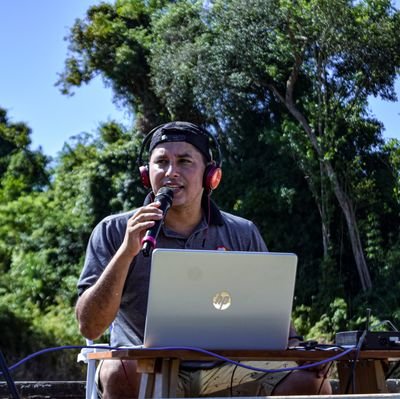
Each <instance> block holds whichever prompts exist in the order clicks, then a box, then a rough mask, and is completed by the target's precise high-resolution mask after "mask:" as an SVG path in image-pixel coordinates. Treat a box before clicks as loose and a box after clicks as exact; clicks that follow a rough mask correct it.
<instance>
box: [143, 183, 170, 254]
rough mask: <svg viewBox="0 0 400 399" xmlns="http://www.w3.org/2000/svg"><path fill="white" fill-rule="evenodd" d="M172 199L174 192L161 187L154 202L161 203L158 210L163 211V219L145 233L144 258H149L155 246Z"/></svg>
mask: <svg viewBox="0 0 400 399" xmlns="http://www.w3.org/2000/svg"><path fill="white" fill-rule="evenodd" d="M173 198H174V192H173V190H172V188H169V187H161V188H160V189H159V190H158V192H157V195H156V197H155V198H154V201H158V202H160V203H161V205H160V209H161V210H162V211H163V218H162V219H161V220H157V221H156V222H155V224H154V226H153V227H151V228H150V229H148V230H147V231H146V234H145V235H144V237H143V239H142V253H143V255H144V256H146V257H147V256H149V254H150V251H151V250H152V249H153V248H154V247H155V246H156V242H157V237H158V234H159V232H160V229H161V224H162V222H163V220H164V218H165V215H166V214H167V211H168V209H169V208H170V206H171V205H172V199H173Z"/></svg>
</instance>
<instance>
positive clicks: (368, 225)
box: [0, 0, 400, 380]
mask: <svg viewBox="0 0 400 399" xmlns="http://www.w3.org/2000/svg"><path fill="white" fill-rule="evenodd" d="M399 18H400V15H399V12H397V11H396V10H394V9H393V8H392V7H391V5H390V1H388V0H368V1H367V0H362V1H344V0H330V1H325V0H298V1H282V0H281V1H279V0H230V1H225V0H224V1H222V0H221V1H219V0H216V1H210V2H206V3H203V2H195V1H189V0H186V1H166V0H165V1H163V0H158V1H156V0H150V1H144V0H118V1H116V2H114V3H111V2H110V3H99V5H96V6H93V7H91V8H90V9H89V10H88V11H87V15H86V17H85V18H84V19H82V20H76V23H75V24H74V26H73V27H72V28H71V30H70V36H69V37H68V39H67V40H68V41H69V44H70V50H69V54H68V55H67V57H66V60H65V69H64V71H62V72H61V73H60V79H59V82H58V85H59V87H60V90H61V91H62V92H63V93H64V94H70V93H72V92H73V90H75V89H78V88H79V86H81V85H83V84H85V83H87V82H89V81H90V80H91V79H92V78H94V77H95V76H96V75H99V74H100V75H101V76H102V77H103V79H104V80H105V82H107V83H108V84H109V85H110V86H111V87H112V89H113V92H114V94H115V100H116V101H118V102H119V103H120V105H121V107H124V108H126V109H127V110H129V111H130V112H131V113H132V115H133V116H134V118H135V126H134V128H133V129H132V130H129V131H128V130H127V129H126V128H124V127H123V126H122V125H120V124H119V123H118V121H112V122H106V123H103V124H102V125H101V126H100V128H99V129H98V132H97V134H96V135H95V136H93V135H88V134H83V133H82V134H80V135H78V136H76V137H75V138H74V139H73V140H70V141H69V142H68V143H66V144H65V146H64V148H63V150H62V151H61V153H60V154H59V156H58V157H57V159H53V160H51V159H50V157H48V156H46V154H43V153H42V152H41V150H31V149H30V141H31V140H30V133H31V132H30V129H29V126H26V125H25V124H23V123H18V122H11V121H10V120H9V118H8V117H7V112H6V110H5V108H3V109H0V325H1V332H0V335H1V337H0V338H1V339H0V345H1V350H2V352H3V353H4V354H5V356H6V360H7V363H8V364H13V363H14V362H15V361H17V360H20V359H21V358H22V357H24V356H26V355H28V354H30V353H32V352H34V351H37V350H39V349H43V348H45V347H50V346H60V345H70V344H83V343H84V339H83V338H82V337H81V336H80V335H79V333H78V330H77V326H76V322H75V319H74V310H73V309H74V304H75V301H76V297H77V293H76V282H77V279H78V276H79V272H80V270H81V267H82V262H83V258H84V254H85V247H86V244H87V240H88V237H89V235H90V232H91V230H92V228H93V227H94V226H95V224H96V223H97V222H99V221H100V220H101V219H102V218H103V217H104V216H106V215H108V214H110V213H117V212H120V211H125V210H128V209H131V208H134V207H137V206H140V205H141V203H142V200H143V198H144V196H145V190H144V189H143V188H142V187H141V185H140V182H139V179H138V170H137V164H136V159H137V154H138V148H139V146H140V143H141V140H142V139H143V135H144V134H145V133H146V132H147V131H149V130H150V129H151V128H153V127H154V126H156V125H157V124H159V123H163V122H166V121H169V120H172V119H175V120H177V119H179V120H191V121H194V122H197V123H201V124H202V125H203V126H205V127H207V128H208V129H209V130H210V131H211V132H213V134H215V135H216V136H217V137H218V139H219V141H220V143H221V147H222V153H223V160H224V162H223V182H222V184H221V186H220V188H218V190H217V191H216V192H215V193H213V198H214V199H215V200H216V201H217V202H218V204H219V205H220V207H221V208H222V209H224V210H226V211H230V212H233V213H235V214H238V215H241V216H244V217H246V218H249V219H252V220H253V221H254V222H255V223H256V224H257V226H258V227H259V228H260V230H261V233H262V235H263V237H264V239H265V241H266V243H267V245H268V247H269V249H270V250H271V251H285V252H295V253H297V254H298V256H299V266H298V276H297V284H296V297H295V302H294V311H293V318H294V321H295V324H296V326H297V328H298V330H299V332H300V333H301V334H303V335H304V336H306V337H309V338H311V337H314V338H317V339H320V340H325V341H330V342H331V341H332V340H333V339H334V333H335V331H338V330H343V329H354V328H359V327H360V325H362V323H364V322H365V315H366V308H371V309H372V315H373V318H372V319H373V324H374V323H375V324H377V323H379V321H380V320H386V319H388V320H390V321H392V322H393V323H394V324H395V325H397V326H400V295H399V284H400V283H399V276H400V235H399V222H400V169H399V167H400V143H399V142H398V141H396V140H392V141H389V142H384V140H383V139H382V136H381V130H382V125H381V123H380V122H379V121H378V120H376V119H374V118H373V117H372V116H371V115H370V114H369V112H368V102H367V99H368V96H370V95H375V96H381V97H382V98H384V99H386V100H394V99H395V98H396V96H395V93H394V88H393V84H394V80H395V78H396V77H397V76H398V73H399V65H400V58H399V57H400V37H399V35H398V32H399V31H400V19H399ZM0 101H1V98H0ZM4 107H6V104H4ZM99 119H101V115H99ZM54 134H57V132H54ZM104 339H106V337H103V340H104ZM76 354H77V352H76V351H75V352H63V354H62V355H61V352H58V353H57V354H54V355H43V356H42V357H40V358H38V359H36V360H32V361H31V362H29V363H27V364H26V365H24V366H22V367H21V368H19V369H18V370H17V371H16V372H15V373H14V376H15V378H18V379H25V380H28V379H54V380H56V379H73V378H81V377H82V369H83V368H82V367H81V366H76Z"/></svg>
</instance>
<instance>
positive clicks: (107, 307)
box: [75, 202, 163, 339]
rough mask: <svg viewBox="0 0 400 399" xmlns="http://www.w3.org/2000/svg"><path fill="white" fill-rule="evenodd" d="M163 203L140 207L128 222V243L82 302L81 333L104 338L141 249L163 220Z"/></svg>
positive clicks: (79, 310) (78, 312)
mask: <svg viewBox="0 0 400 399" xmlns="http://www.w3.org/2000/svg"><path fill="white" fill-rule="evenodd" d="M159 206H160V203H159V202H153V203H151V204H149V205H147V206H144V207H142V208H139V209H138V210H137V212H135V213H134V214H133V215H132V217H131V218H130V219H129V220H128V222H127V226H126V231H125V237H124V240H123V242H122V244H121V246H120V247H119V249H118V250H117V252H116V253H115V255H114V256H113V258H112V259H111V261H110V262H109V264H108V265H107V266H106V268H105V269H104V271H103V273H102V274H101V275H100V277H99V279H98V280H97V282H96V283H95V284H94V285H93V286H91V287H90V288H88V289H87V290H86V291H85V292H84V293H83V294H82V295H81V296H80V297H79V299H78V302H77V304H76V308H75V312H76V317H77V319H78V323H79V330H80V332H81V334H82V335H83V336H84V337H86V338H88V339H96V338H98V337H100V336H101V335H102V334H103V333H104V331H105V330H106V329H107V328H108V327H109V326H110V324H111V323H112V322H113V320H114V319H115V316H116V315H117V313H118V310H119V307H120V304H121V298H122V292H123V289H124V285H125V281H126V277H127V275H128V271H129V266H130V264H131V262H132V260H133V259H134V257H135V256H136V255H137V254H138V253H139V251H140V249H141V240H142V238H143V236H144V234H145V231H146V230H147V229H149V228H150V227H152V226H153V225H154V223H155V221H156V220H160V219H162V215H163V213H162V211H161V210H160V209H158V207H159Z"/></svg>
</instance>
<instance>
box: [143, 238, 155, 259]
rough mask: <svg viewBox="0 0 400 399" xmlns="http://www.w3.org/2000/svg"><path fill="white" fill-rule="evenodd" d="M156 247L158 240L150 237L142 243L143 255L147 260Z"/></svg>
mask: <svg viewBox="0 0 400 399" xmlns="http://www.w3.org/2000/svg"><path fill="white" fill-rule="evenodd" d="M155 246H156V240H155V239H154V238H153V237H151V236H148V237H146V238H145V239H143V241H142V253H143V256H145V257H146V258H147V257H148V256H149V255H150V252H151V250H152V249H153V248H154V247H155Z"/></svg>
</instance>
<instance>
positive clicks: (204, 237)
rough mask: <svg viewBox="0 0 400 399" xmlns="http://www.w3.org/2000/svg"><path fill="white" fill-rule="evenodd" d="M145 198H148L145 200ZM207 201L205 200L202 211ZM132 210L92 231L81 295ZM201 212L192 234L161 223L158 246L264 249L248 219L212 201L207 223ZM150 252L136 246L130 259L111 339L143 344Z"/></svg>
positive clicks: (111, 250)
mask: <svg viewBox="0 0 400 399" xmlns="http://www.w3.org/2000/svg"><path fill="white" fill-rule="evenodd" d="M147 202H149V200H146V202H145V203H147ZM207 207H208V203H207V201H204V202H203V208H205V209H204V211H205V212H204V215H208V211H207ZM134 212H136V210H134V211H130V212H126V213H121V214H118V215H113V216H109V217H106V218H105V219H103V220H102V221H101V222H100V223H99V224H98V225H97V226H96V227H95V229H94V230H93V232H92V235H91V237H90V240H89V243H88V247H87V251H86V259H85V264H84V267H83V270H82V273H81V276H80V278H79V281H78V293H79V295H81V294H82V293H83V292H84V291H85V290H86V289H87V288H89V287H91V286H92V285H93V284H94V283H95V282H96V281H97V279H98V278H99V276H100V275H101V273H102V272H103V270H104V269H105V268H106V266H107V265H108V263H109V262H110V260H111V258H112V257H113V256H114V254H115V253H116V252H117V250H118V248H119V247H120V245H121V244H122V241H123V239H124V236H125V229H126V224H127V221H128V219H129V218H130V217H131V216H132V215H133V214H134ZM207 219H208V216H207V217H206V216H204V217H203V219H202V220H201V222H200V223H199V225H198V226H197V227H196V229H195V230H194V231H193V232H192V234H191V235H190V236H189V237H187V238H184V237H182V236H180V235H179V234H177V233H175V232H174V231H172V230H169V229H167V228H166V227H165V226H162V228H161V231H160V234H159V236H158V238H157V247H158V248H182V249H204V250H215V249H220V250H228V251H229V250H234V251H263V252H265V251H267V247H266V245H265V243H264V241H263V239H262V237H261V235H260V233H259V231H258V229H257V227H256V226H255V225H254V224H253V223H252V222H251V221H249V220H246V219H243V218H241V217H238V216H234V215H231V214H229V213H226V212H222V211H220V210H219V209H218V208H217V206H216V205H215V204H214V203H213V202H212V201H210V216H209V220H210V223H209V224H208V223H207ZM150 261H151V257H144V256H143V255H142V253H141V252H140V253H139V254H138V255H137V256H136V257H135V258H134V259H133V261H132V263H131V265H130V268H129V272H128V276H127V279H126V282H125V286H124V291H123V294H122V299H121V306H120V309H119V312H118V314H117V316H116V318H115V320H114V322H113V325H112V326H111V342H110V343H111V345H112V346H130V345H139V344H142V340H143V332H144V325H145V317H146V308H147V295H148V287H149V276H150Z"/></svg>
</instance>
